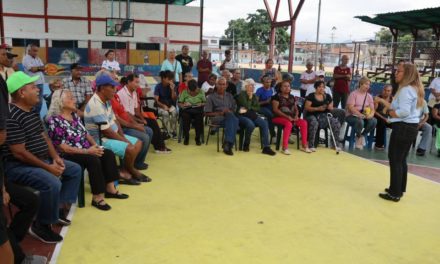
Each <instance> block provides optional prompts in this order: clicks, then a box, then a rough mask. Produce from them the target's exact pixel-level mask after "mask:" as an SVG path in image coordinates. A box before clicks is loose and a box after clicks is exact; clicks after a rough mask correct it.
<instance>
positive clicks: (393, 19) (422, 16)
mask: <svg viewBox="0 0 440 264" xmlns="http://www.w3.org/2000/svg"><path fill="white" fill-rule="evenodd" d="M355 18H359V19H360V20H362V21H364V22H367V23H371V24H375V25H379V26H384V27H388V28H393V29H398V30H411V29H428V28H433V27H434V26H437V27H440V7H434V8H425V9H418V10H411V11H402V12H393V13H384V14H378V15H376V16H374V17H369V16H356V17H355Z"/></svg>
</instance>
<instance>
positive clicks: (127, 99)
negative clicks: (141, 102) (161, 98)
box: [118, 86, 138, 115]
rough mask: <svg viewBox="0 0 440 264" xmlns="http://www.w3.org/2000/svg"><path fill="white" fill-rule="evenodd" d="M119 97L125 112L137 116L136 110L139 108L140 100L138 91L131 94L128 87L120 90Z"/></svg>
mask: <svg viewBox="0 0 440 264" xmlns="http://www.w3.org/2000/svg"><path fill="white" fill-rule="evenodd" d="M118 97H119V100H120V101H121V104H122V105H123V106H124V108H125V110H126V111H127V112H129V113H130V114H132V115H135V112H134V109H136V108H138V98H137V93H136V91H134V92H133V93H130V91H129V90H128V88H127V86H124V87H123V88H122V89H121V90H119V92H118Z"/></svg>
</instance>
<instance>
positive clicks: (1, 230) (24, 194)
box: [0, 44, 47, 264]
mask: <svg viewBox="0 0 440 264" xmlns="http://www.w3.org/2000/svg"><path fill="white" fill-rule="evenodd" d="M9 49H10V47H9V46H7V45H6V44H3V45H0V69H1V68H2V67H3V71H2V70H0V109H1V110H0V134H1V136H0V145H3V144H4V142H5V140H6V119H7V118H8V116H9V106H8V89H7V84H6V81H5V80H7V79H8V76H11V75H12V74H13V73H14V71H13V70H12V69H11V68H8V67H9V66H10V64H11V61H10V56H9V54H10V53H9V52H8V50H9ZM2 161H3V157H2V155H1V154H0V188H1V190H0V201H3V205H5V206H7V205H8V203H9V204H13V205H14V206H16V207H17V208H18V209H19V211H18V212H17V213H16V214H14V216H13V217H12V219H11V222H10V223H9V227H7V228H6V222H5V221H4V219H5V218H4V215H2V213H3V210H0V244H2V245H0V256H4V258H3V259H2V260H3V261H5V263H30V264H43V263H46V262H47V258H46V257H44V256H38V255H25V253H24V252H23V250H22V248H21V246H20V242H21V241H23V239H24V237H25V236H26V234H27V233H28V230H29V227H30V226H31V224H32V222H33V220H34V218H35V215H36V214H37V210H38V206H39V199H38V194H36V193H34V191H33V190H31V189H29V188H26V187H23V186H22V185H18V184H15V183H12V182H7V184H6V183H5V179H4V171H3V164H2ZM2 196H3V198H2ZM5 238H6V239H8V240H9V244H10V247H11V248H12V252H13V258H14V261H13V262H10V261H9V260H8V258H9V256H8V253H7V252H5V251H4V250H3V249H6V248H7V247H8V246H7V244H8V242H6V243H3V241H4V239H5Z"/></svg>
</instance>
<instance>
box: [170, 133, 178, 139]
mask: <svg viewBox="0 0 440 264" xmlns="http://www.w3.org/2000/svg"><path fill="white" fill-rule="evenodd" d="M171 139H172V140H177V133H176V132H172V133H171Z"/></svg>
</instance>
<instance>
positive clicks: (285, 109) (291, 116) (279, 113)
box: [272, 80, 312, 155]
mask: <svg viewBox="0 0 440 264" xmlns="http://www.w3.org/2000/svg"><path fill="white" fill-rule="evenodd" d="M290 91H291V89H290V82H289V81H287V80H284V81H282V82H281V87H280V92H279V93H278V94H276V95H274V96H273V97H272V109H273V113H274V116H275V117H274V118H273V119H272V122H273V123H274V124H276V125H281V126H283V127H284V128H283V148H282V151H281V152H282V153H283V154H285V155H290V154H291V152H290V151H289V137H290V134H291V133H292V127H293V125H296V126H297V127H299V129H300V133H301V142H302V148H301V150H302V151H304V152H307V153H311V152H312V151H311V150H310V149H309V145H308V143H307V121H306V120H304V119H300V118H299V117H298V115H299V113H298V112H299V111H298V106H297V105H296V100H295V97H294V96H293V95H291V94H290Z"/></svg>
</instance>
